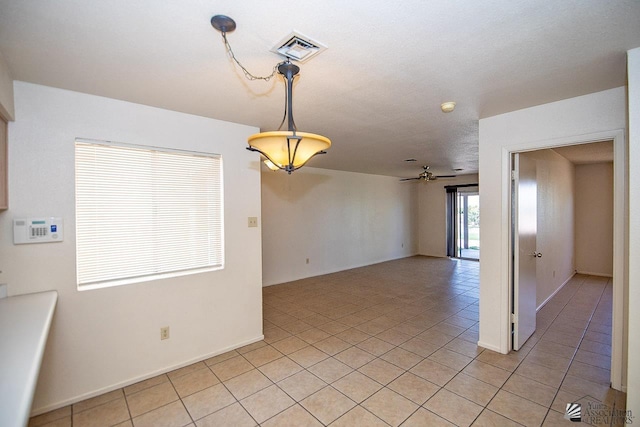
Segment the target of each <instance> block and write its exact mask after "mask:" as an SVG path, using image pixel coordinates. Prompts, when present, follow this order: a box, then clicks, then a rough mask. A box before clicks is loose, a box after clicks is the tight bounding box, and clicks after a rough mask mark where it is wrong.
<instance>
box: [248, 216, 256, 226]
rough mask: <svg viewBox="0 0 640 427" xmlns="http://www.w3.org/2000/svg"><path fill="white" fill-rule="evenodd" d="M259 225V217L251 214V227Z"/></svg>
mask: <svg viewBox="0 0 640 427" xmlns="http://www.w3.org/2000/svg"><path fill="white" fill-rule="evenodd" d="M257 226H258V217H257V216H250V217H249V227H257Z"/></svg>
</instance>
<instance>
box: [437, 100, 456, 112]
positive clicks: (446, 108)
mask: <svg viewBox="0 0 640 427" xmlns="http://www.w3.org/2000/svg"><path fill="white" fill-rule="evenodd" d="M455 108H456V103H455V102H453V101H447V102H443V103H442V104H440V109H441V110H442V112H443V113H450V112H452V111H453V110H454V109H455Z"/></svg>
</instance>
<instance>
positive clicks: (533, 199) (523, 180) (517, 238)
mask: <svg viewBox="0 0 640 427" xmlns="http://www.w3.org/2000/svg"><path fill="white" fill-rule="evenodd" d="M513 171H514V173H513V180H512V181H511V182H512V190H511V194H512V198H511V200H512V206H511V210H512V213H511V219H512V233H511V235H512V240H511V243H512V254H513V258H512V261H513V265H512V269H511V271H512V272H513V277H512V283H513V306H512V309H513V320H512V322H513V349H514V350H519V349H520V348H522V346H523V345H524V343H525V341H527V339H529V337H530V336H531V335H532V334H533V333H534V331H535V330H536V286H537V284H536V260H537V259H538V258H539V257H541V256H542V254H541V253H538V252H537V249H536V232H537V197H538V196H537V183H536V161H535V160H533V159H530V158H527V156H526V154H519V153H516V154H514V155H513Z"/></svg>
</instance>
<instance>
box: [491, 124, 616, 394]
mask: <svg viewBox="0 0 640 427" xmlns="http://www.w3.org/2000/svg"><path fill="white" fill-rule="evenodd" d="M610 140H613V157H614V159H613V187H614V189H613V279H612V281H613V307H612V327H611V329H612V331H611V340H612V343H611V386H612V387H613V388H614V389H616V390H621V391H624V392H626V388H627V387H626V382H625V381H624V377H623V376H624V371H625V369H624V366H625V364H626V358H627V357H626V339H625V338H626V332H627V325H626V323H625V318H627V313H625V311H626V310H625V305H624V301H625V299H624V294H625V292H626V291H627V289H628V276H627V274H626V272H627V271H628V265H627V262H626V259H627V257H626V254H627V248H628V242H627V241H626V235H627V231H628V226H627V209H626V208H627V197H626V195H627V194H626V193H627V165H626V159H627V147H626V143H625V131H624V129H614V130H610V131H604V132H597V133H591V134H584V135H573V136H568V137H563V138H555V139H547V140H541V141H530V142H527V143H523V144H517V145H512V146H505V147H503V148H502V170H503V174H502V175H503V177H504V180H503V183H502V187H503V191H502V199H503V200H502V203H503V206H508V212H509V218H508V219H507V221H503V226H504V227H506V228H507V230H504V231H505V233H504V236H505V237H507V238H506V239H503V243H502V244H503V250H504V252H503V253H507V254H509V259H511V256H512V253H511V251H512V249H511V244H510V241H511V240H510V239H511V235H510V233H511V219H510V216H511V200H510V198H511V194H510V191H506V190H507V189H510V186H511V155H512V154H513V153H524V152H527V151H536V150H541V149H549V148H557V147H563V146H568V145H581V144H589V143H594V142H603V141H610ZM509 264H510V263H509ZM511 273H512V272H511V265H509V267H508V277H511ZM504 285H505V286H506V287H507V289H504V294H506V295H507V296H508V299H507V300H506V301H504V303H503V307H504V308H503V310H504V314H503V316H502V318H503V319H504V323H503V329H502V331H503V332H502V339H501V341H502V342H505V341H508V344H507V345H508V350H509V351H511V350H512V344H511V343H510V341H511V340H510V338H511V336H510V335H511V316H510V313H511V311H510V310H511V309H510V307H511V301H512V298H513V290H512V286H511V281H510V280H508V281H506V283H504Z"/></svg>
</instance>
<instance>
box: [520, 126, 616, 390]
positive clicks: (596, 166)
mask: <svg viewBox="0 0 640 427" xmlns="http://www.w3.org/2000/svg"><path fill="white" fill-rule="evenodd" d="M610 136H611V138H602V139H600V138H597V139H596V138H593V140H591V141H584V142H579V140H578V139H577V138H576V140H575V141H573V140H567V141H564V144H563V143H561V141H550V143H549V144H548V145H546V144H540V145H537V146H535V148H536V149H537V150H532V148H534V146H533V144H532V146H531V147H527V148H528V150H523V151H520V153H525V152H526V153H527V154H531V155H533V156H534V157H538V160H540V156H542V154H543V153H546V152H551V153H554V155H555V156H561V157H564V158H565V161H568V162H569V163H571V164H572V165H573V168H574V170H575V172H574V174H573V176H574V178H575V182H573V183H572V184H571V185H569V187H570V188H571V194H572V196H571V197H572V198H574V202H573V203H575V207H572V210H573V209H575V210H574V214H573V215H570V220H571V221H572V224H571V226H570V227H564V228H565V229H567V230H569V229H570V230H573V232H574V233H576V234H575V235H574V236H568V237H566V236H564V233H563V232H562V231H558V230H561V229H562V227H560V228H557V227H556V229H555V231H554V229H553V227H551V226H550V225H551V224H552V223H555V224H556V226H558V225H561V224H559V223H558V219H559V218H561V215H559V213H560V212H563V211H566V208H564V209H563V208H561V207H560V206H561V204H560V203H557V202H558V201H559V200H560V199H558V200H556V201H555V202H553V203H552V202H551V201H552V200H553V193H550V192H549V189H551V190H552V191H554V192H557V191H558V189H559V188H560V187H561V183H562V181H563V180H561V179H558V176H557V175H556V176H553V173H550V169H548V168H547V166H544V165H545V161H544V159H543V163H542V164H543V174H542V175H540V174H538V179H540V178H541V179H543V184H544V181H545V180H546V181H547V184H546V186H545V185H543V186H542V188H543V194H542V196H543V197H542V198H543V200H544V199H545V198H546V199H547V200H548V201H549V204H548V206H547V208H546V210H545V207H544V204H543V206H542V208H540V207H539V213H540V214H542V215H541V218H542V219H543V221H542V223H538V226H540V224H542V227H543V234H542V236H543V244H542V246H543V247H540V249H541V250H544V249H545V248H546V252H549V255H550V256H545V257H544V258H543V260H542V261H543V262H544V263H545V264H547V265H546V266H544V265H543V266H542V268H540V267H539V268H538V269H537V272H536V276H540V275H542V277H538V281H539V285H538V286H540V285H542V287H543V289H542V290H543V294H542V295H538V297H537V298H536V299H537V301H536V306H537V309H538V310H540V309H542V308H543V306H544V305H545V303H546V302H547V301H548V300H549V299H550V298H551V296H553V295H555V293H556V292H558V291H560V288H562V286H564V284H566V283H567V282H568V279H567V280H558V279H560V278H562V279H564V277H563V276H562V273H561V271H562V270H563V269H565V268H564V267H566V266H564V267H563V265H562V264H561V263H562V262H565V263H566V262H568V261H567V260H570V262H571V267H572V268H571V272H572V273H576V272H577V273H578V274H582V275H588V276H608V277H612V279H609V280H611V281H612V283H613V286H612V296H610V297H609V298H611V300H612V308H611V311H612V318H610V319H608V322H610V323H609V324H610V325H611V329H610V330H604V329H603V331H602V333H603V337H605V338H608V339H606V341H607V344H608V345H610V348H611V350H610V351H611V366H610V368H611V373H610V378H611V385H612V387H613V388H614V389H617V390H622V389H623V366H624V365H625V364H626V360H625V357H624V355H625V353H624V351H623V348H624V346H625V345H624V344H623V341H624V335H625V327H624V323H623V315H624V314H623V312H624V310H623V304H622V292H623V289H622V276H623V271H624V261H623V259H624V258H623V257H622V255H623V254H624V252H625V250H624V238H623V229H624V220H623V219H624V187H625V186H624V162H623V160H624V139H623V135H622V133H621V132H617V131H616V132H614V133H612V134H610ZM517 152H518V151H513V152H511V153H510V154H509V155H511V154H513V153H517ZM607 164H608V165H609V166H607ZM516 175H517V174H516ZM604 175H606V176H607V178H606V179H603V176H604ZM511 179H513V175H512V177H511ZM544 188H547V192H546V193H545V192H544V191H545V190H544ZM611 193H612V194H611ZM604 194H608V197H610V199H609V201H608V202H606V203H605V202H604V200H603V199H602V196H603V195H604ZM578 195H580V197H579V198H578ZM512 196H513V195H512ZM596 197H600V199H598V200H596V199H594V198H596ZM562 200H568V198H567V197H564V198H562ZM579 200H584V201H582V202H580V203H579ZM552 207H553V209H551V208H552ZM605 207H606V208H607V209H606V210H607V211H608V213H607V215H606V218H608V219H607V220H606V221H605V220H604V219H603V218H605V215H604V214H603V211H604V210H605V209H604V208H605ZM596 208H597V209H596ZM511 209H513V206H511ZM540 209H542V211H540ZM558 209H559V210H558ZM511 214H512V215H511V221H512V223H513V214H514V212H513V210H512V211H511ZM586 214H589V215H591V216H594V215H595V216H597V222H596V223H593V221H591V225H584V224H588V223H587V222H585V223H584V224H582V225H581V222H580V221H579V219H581V218H585V217H586ZM596 214H597V215H596ZM599 228H606V229H608V230H609V232H608V234H609V237H608V243H606V242H605V241H604V240H603V238H602V237H601V235H600V233H599V230H598V229H599ZM544 229H546V232H545V231H544ZM538 231H540V230H538ZM511 233H513V230H511ZM545 236H546V237H545ZM563 236H564V237H565V238H563ZM513 237H514V236H511V237H510V241H512V240H511V239H512V238H513ZM594 237H597V238H598V239H599V240H598V242H597V244H593V243H587V241H585V242H584V243H581V242H583V240H584V239H587V240H588V239H593V238H594ZM569 240H570V241H572V242H574V243H575V245H576V246H574V247H573V248H571V249H570V248H568V247H566V245H564V244H563V243H564V242H566V241H569ZM545 241H546V243H547V244H546V245H545V244H544V242H545ZM538 243H540V242H538ZM605 243H606V244H605ZM538 246H539V245H538ZM606 248H608V249H606ZM596 249H597V251H596ZM605 249H606V250H605ZM546 252H545V255H546ZM514 253H515V250H514V248H513V246H512V247H511V248H510V259H512V257H513V256H514ZM533 254H537V249H534V251H533V252H532V251H529V252H527V253H526V254H525V257H524V258H527V256H526V255H531V256H535V255H533ZM567 254H568V255H567ZM589 256H594V257H595V258H588V257H589ZM544 259H546V260H547V261H544ZM605 259H608V260H609V263H608V267H607V268H606V269H605V268H602V266H601V264H603V263H604V260H605ZM538 262H540V261H538ZM611 262H613V264H611ZM547 267H548V268H547ZM514 269H515V267H514V266H513V263H512V265H511V267H510V275H511V278H512V279H511V284H512V285H513V284H514V283H513V275H514V273H515V272H514ZM565 270H566V269H565ZM556 273H557V274H556ZM585 277H586V276H585ZM569 278H570V277H569ZM540 279H542V280H541V282H540ZM560 282H562V283H560ZM546 285H553V286H552V287H547V286H546ZM518 292H519V291H518V290H517V289H514V288H513V287H512V288H511V289H510V300H511V304H512V306H518V304H519V301H518V300H519V298H518V295H517V293H518ZM550 293H552V295H549V296H548V297H547V295H548V294H550ZM535 311H536V310H535V308H534V310H533V313H535ZM513 321H515V322H516V324H517V323H518V316H517V315H516V316H512V317H511V320H510V321H509V323H510V324H511V323H512V322H513ZM510 326H513V325H510ZM607 335H608V337H607ZM511 349H514V350H515V349H516V346H515V345H512V346H511Z"/></svg>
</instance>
